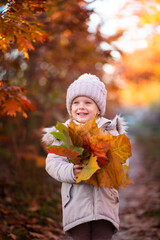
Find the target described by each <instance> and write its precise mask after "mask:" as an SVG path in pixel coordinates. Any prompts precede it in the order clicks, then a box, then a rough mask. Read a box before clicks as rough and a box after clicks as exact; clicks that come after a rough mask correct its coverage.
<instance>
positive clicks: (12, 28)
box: [0, 0, 47, 58]
mask: <svg viewBox="0 0 160 240" xmlns="http://www.w3.org/2000/svg"><path fill="white" fill-rule="evenodd" d="M45 2H46V1H44V0H40V1H39V0H30V1H27V0H24V1H20V0H16V1H9V0H8V1H5V4H8V5H7V6H5V9H4V11H3V12H2V13H1V15H0V16H1V18H0V26H2V27H1V28H0V50H2V52H3V53H5V52H7V51H9V50H10V48H11V46H12V47H13V45H14V46H15V47H17V49H18V50H19V52H21V51H23V53H24V56H25V57H26V58H29V55H28V50H33V49H34V46H33V43H34V42H38V41H40V42H43V41H45V40H46V39H47V34H46V33H45V32H44V31H43V30H42V24H41V23H40V21H39V20H38V15H39V14H40V13H41V12H43V11H44V9H45ZM3 4H4V3H3V2H2V3H1V4H0V6H2V5H3Z"/></svg>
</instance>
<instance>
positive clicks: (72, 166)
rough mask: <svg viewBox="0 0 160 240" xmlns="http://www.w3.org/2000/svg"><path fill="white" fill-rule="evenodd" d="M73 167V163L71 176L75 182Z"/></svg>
mask: <svg viewBox="0 0 160 240" xmlns="http://www.w3.org/2000/svg"><path fill="white" fill-rule="evenodd" d="M73 167H74V165H73V166H72V178H73V180H74V181H75V182H76V178H75V176H74V172H73Z"/></svg>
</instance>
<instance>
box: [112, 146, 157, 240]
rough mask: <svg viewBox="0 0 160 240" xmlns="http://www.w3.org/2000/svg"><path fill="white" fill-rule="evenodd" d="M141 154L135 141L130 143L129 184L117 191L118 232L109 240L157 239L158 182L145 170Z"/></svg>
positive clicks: (141, 150)
mask: <svg viewBox="0 0 160 240" xmlns="http://www.w3.org/2000/svg"><path fill="white" fill-rule="evenodd" d="M143 151H145V149H141V148H140V147H139V146H138V144H137V143H136V142H133V143H132V155H133V156H132V158H131V160H130V166H131V169H130V173H129V175H130V178H131V181H132V185H130V186H127V187H126V188H123V189H121V190H120V220H121V223H120V231H119V232H118V233H117V234H115V236H114V237H113V240H158V239H160V212H159V209H160V192H159V189H160V188H159V182H158V181H155V180H153V179H154V178H153V173H152V171H149V170H147V168H145V166H144V163H145V159H143Z"/></svg>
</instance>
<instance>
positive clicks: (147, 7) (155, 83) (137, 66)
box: [115, 0, 160, 105]
mask: <svg viewBox="0 0 160 240" xmlns="http://www.w3.org/2000/svg"><path fill="white" fill-rule="evenodd" d="M131 9H132V10H131ZM124 10H125V11H124ZM127 10H128V11H127ZM129 10H130V11H132V15H136V16H138V17H139V22H138V25H137V27H138V28H140V29H143V32H145V35H144V40H145V41H146V43H147V47H146V48H143V49H138V50H135V51H134V52H133V53H127V54H123V56H122V58H121V61H120V62H119V63H118V64H116V65H115V68H116V74H117V76H118V77H117V79H116V80H115V81H117V82H118V79H119V83H120V81H122V87H121V88H122V89H120V91H119V94H120V99H121V100H122V101H121V103H123V104H125V105H141V104H142V105H144V104H145V105H148V104H159V103H160V81H159V80H160V70H159V65H160V60H159V54H160V46H159V40H160V34H159V20H160V17H159V16H160V3H159V1H157V0H153V1H150V0H145V1H144V0H136V1H134V2H133V1H128V2H127V4H126V6H125V7H124V8H123V10H122V15H121V17H123V13H124V14H125V13H126V12H129ZM144 29H145V30H144Z"/></svg>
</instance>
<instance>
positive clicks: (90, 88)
mask: <svg viewBox="0 0 160 240" xmlns="http://www.w3.org/2000/svg"><path fill="white" fill-rule="evenodd" d="M78 96H87V97H89V98H91V99H92V100H93V101H94V102H95V103H96V104H97V106H98V108H99V110H100V112H101V115H104V113H105V109H106V98H107V90H106V88H105V85H104V83H103V82H102V81H100V79H99V78H98V77H97V76H95V75H92V74H87V73H85V74H82V75H81V76H80V77H79V78H78V79H77V80H75V81H74V82H73V83H72V84H71V85H70V86H69V88H68V89H67V96H66V106H67V111H68V113H69V115H71V104H72V101H73V100H74V99H75V98H76V97H78Z"/></svg>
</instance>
